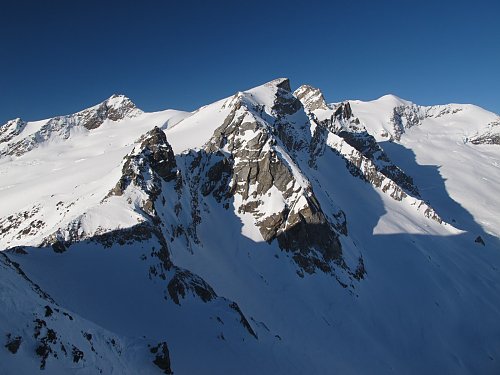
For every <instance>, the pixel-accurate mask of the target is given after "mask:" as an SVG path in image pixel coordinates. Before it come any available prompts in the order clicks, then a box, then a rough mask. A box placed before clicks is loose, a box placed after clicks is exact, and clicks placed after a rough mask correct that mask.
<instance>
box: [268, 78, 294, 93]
mask: <svg viewBox="0 0 500 375" xmlns="http://www.w3.org/2000/svg"><path fill="white" fill-rule="evenodd" d="M264 86H268V87H269V86H271V87H277V88H280V89H283V90H285V91H288V92H291V91H292V89H291V87H290V80H289V79H288V78H276V79H273V80H272V81H269V82H267V83H265V84H264Z"/></svg>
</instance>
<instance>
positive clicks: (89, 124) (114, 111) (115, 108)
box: [81, 95, 138, 130]
mask: <svg viewBox="0 0 500 375" xmlns="http://www.w3.org/2000/svg"><path fill="white" fill-rule="evenodd" d="M115 101H116V102H117V104H115V103H113V102H115ZM112 103H113V104H112ZM137 111H138V109H137V107H136V106H135V104H134V103H132V101H131V100H130V99H128V98H126V97H124V96H123V95H113V96H112V97H111V98H109V99H108V100H106V101H105V102H103V103H101V104H100V105H99V106H98V107H97V109H96V110H94V111H92V112H89V113H88V114H85V115H84V117H83V119H82V121H81V125H82V126H84V127H85V128H87V129H89V130H92V129H96V128H98V127H99V126H101V125H102V123H103V122H104V121H105V120H106V119H109V120H111V121H119V120H123V119H124V118H125V117H127V116H129V115H131V114H134V113H135V112H137Z"/></svg>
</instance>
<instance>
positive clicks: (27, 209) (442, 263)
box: [0, 79, 500, 375]
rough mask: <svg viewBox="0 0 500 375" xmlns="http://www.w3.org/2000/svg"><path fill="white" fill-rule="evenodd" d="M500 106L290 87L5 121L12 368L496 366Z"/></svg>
mask: <svg viewBox="0 0 500 375" xmlns="http://www.w3.org/2000/svg"><path fill="white" fill-rule="evenodd" d="M499 124H500V118H499V116H498V115H496V114H494V113H491V112H488V111H485V110H484V109H481V108H479V107H476V106H473V105H462V104H448V105H438V106H430V107H425V106H419V105H416V104H413V103H411V102H408V101H405V100H402V99H400V98H397V97H395V96H392V95H387V96H384V97H382V98H380V99H377V100H374V101H371V102H362V101H358V100H352V101H347V102H343V103H333V104H327V103H326V102H325V101H324V98H323V95H322V94H321V92H320V91H319V90H318V89H315V88H312V87H310V86H301V87H300V88H298V89H297V90H296V91H294V92H293V91H292V90H291V89H290V84H289V81H288V80H287V79H277V80H274V81H272V82H269V83H266V84H264V85H262V86H259V87H256V88H253V89H250V90H247V91H243V92H238V93H236V94H235V95H234V96H232V97H229V98H226V99H223V100H220V101H218V102H215V103H213V104H210V105H207V106H204V107H202V108H200V109H198V110H196V111H194V112H192V113H188V112H182V111H176V110H165V111H161V112H155V113H145V112H143V111H141V110H140V109H138V108H136V107H135V105H134V104H133V103H132V102H131V101H130V100H129V99H128V98H126V97H124V96H118V95H114V96H113V97H111V98H109V99H108V100H106V101H104V102H102V103H100V104H98V105H96V106H94V107H92V108H89V109H86V110H83V111H81V112H78V113H76V114H73V115H68V116H59V117H55V118H53V119H48V120H42V121H35V122H24V121H23V120H22V119H16V120H12V121H9V122H8V123H7V124H5V125H3V126H1V127H0V250H2V252H0V302H1V303H0V343H1V346H0V372H2V373H5V374H21V373H26V374H28V373H36V372H38V371H45V372H46V373H50V374H67V373H75V374H76V373H78V374H95V373H103V374H111V373H116V374H139V373H144V374H149V373H175V374H179V375H180V374H226V373H227V374H499V373H500V321H499V317H500V273H499V272H500V271H499V268H500V241H499V237H500V198H499V195H498V191H499V188H500V142H496V141H495V140H497V139H500V137H499V136H498V134H497V133H498V132H499V131H500V125H499Z"/></svg>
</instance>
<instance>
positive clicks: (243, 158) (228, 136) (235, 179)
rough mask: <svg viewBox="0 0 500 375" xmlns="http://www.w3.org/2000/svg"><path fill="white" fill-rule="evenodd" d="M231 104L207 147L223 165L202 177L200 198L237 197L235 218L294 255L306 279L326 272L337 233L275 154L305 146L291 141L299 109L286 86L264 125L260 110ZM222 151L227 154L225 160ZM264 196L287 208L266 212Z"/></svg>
mask: <svg viewBox="0 0 500 375" xmlns="http://www.w3.org/2000/svg"><path fill="white" fill-rule="evenodd" d="M270 84H273V82H271V83H270ZM233 100H234V101H233V103H232V105H233V107H232V111H231V112H230V114H229V115H228V117H227V118H226V120H225V121H224V123H223V124H222V125H221V126H220V127H219V128H218V129H217V130H216V131H215V133H214V136H213V138H212V139H211V140H210V142H209V143H208V144H207V146H206V147H205V150H206V153H207V155H211V156H209V158H213V157H214V156H213V155H219V158H221V159H220V161H218V162H216V163H214V164H213V166H212V167H211V168H210V170H209V172H208V173H207V174H206V177H205V179H206V182H205V184H204V185H203V188H202V193H203V194H204V195H207V194H210V193H211V194H213V195H214V197H215V198H216V199H217V200H218V201H220V199H221V192H222V193H223V195H224V197H225V198H228V197H230V196H231V195H239V196H240V197H241V200H242V204H241V205H240V206H239V207H238V212H239V213H241V214H252V215H253V216H254V217H255V218H256V225H257V226H258V228H259V230H260V233H261V235H262V237H263V239H264V240H266V241H268V242H272V241H274V240H277V242H278V245H279V246H280V248H281V249H282V250H284V251H287V252H291V253H293V254H296V255H297V256H292V258H293V259H294V260H295V261H296V263H297V265H298V266H299V267H301V268H302V269H303V270H304V271H306V272H307V273H313V272H315V270H316V269H320V270H322V271H324V272H330V271H331V269H332V268H331V266H330V265H329V263H330V262H332V261H334V260H338V259H340V258H341V256H342V250H341V245H340V241H339V239H338V234H337V232H336V229H335V228H334V227H333V225H332V224H331V223H330V222H329V221H328V219H327V218H326V216H325V215H324V213H323V212H322V209H321V207H320V204H319V202H318V200H317V199H316V197H315V196H314V192H313V191H312V189H311V188H310V187H307V188H306V187H303V186H301V185H300V183H299V182H298V181H297V179H296V176H294V174H293V172H292V167H291V166H290V163H293V161H291V160H288V161H287V160H285V158H284V156H283V155H282V154H281V152H280V151H279V150H278V149H277V148H276V146H277V144H278V143H279V142H281V143H282V144H284V145H285V147H286V150H287V151H299V150H301V149H303V148H304V147H306V146H307V144H306V143H305V141H304V140H302V139H299V138H298V137H295V136H294V134H293V131H294V129H292V128H290V124H289V123H288V120H287V116H290V115H293V114H295V113H296V112H297V111H299V110H302V104H301V103H300V101H299V100H298V99H297V98H295V97H294V96H293V95H292V94H291V92H290V88H289V82H288V81H287V80H284V81H280V82H279V83H278V84H277V86H276V96H275V100H274V103H273V106H272V108H270V111H269V109H268V112H267V113H269V112H271V113H272V114H273V117H271V116H269V115H267V116H265V119H264V118H262V117H261V115H262V116H264V115H263V112H264V109H263V108H253V107H252V106H250V105H249V104H248V103H246V102H245V101H244V99H241V98H239V97H237V96H236V97H235V98H233ZM304 118H305V119H307V117H304ZM248 134H252V136H251V137H248ZM221 149H224V150H225V154H226V155H225V156H224V157H222V155H223V153H222V152H221ZM228 152H229V153H230V155H227V153H228ZM221 181H223V184H222V185H221ZM223 185H225V186H226V187H225V188H224V187H223ZM268 194H280V195H281V196H282V197H283V199H284V200H285V202H286V203H285V204H284V206H283V208H282V209H281V211H277V212H274V213H272V214H269V213H266V212H265V207H264V206H263V205H264V203H263V202H264V201H263V197H265V196H266V195H268ZM339 219H340V218H339Z"/></svg>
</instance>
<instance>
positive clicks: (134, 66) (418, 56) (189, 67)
mask: <svg viewBox="0 0 500 375" xmlns="http://www.w3.org/2000/svg"><path fill="white" fill-rule="evenodd" d="M499 14H500V1H497V0H491V1H481V0H476V1H461V0H456V1H405V0H399V1H361V0H358V1H347V0H346V1H342V2H339V1H322V2H319V1H312V0H309V1H293V0H289V1H283V2H277V1H275V2H272V1H237V0H234V1H215V0H213V1H189V0H184V1H148V0H142V1H130V2H128V1H120V2H118V1H116V2H113V1H93V0H92V1H91V0H88V1H79V0H72V1H68V0H65V1H49V0H48V1H38V0H37V1H22V0H16V1H6V0H5V1H2V7H1V11H0V41H1V44H0V123H4V122H5V121H6V120H8V119H11V118H14V117H18V116H19V117H22V118H23V119H26V120H34V119H41V118H46V117H51V116H55V115H58V114H67V113H72V112H75V111H77V110H80V109H83V108H85V107H87V106H90V105H93V104H96V103H97V102H100V101H102V100H104V99H105V98H107V97H109V96H110V95H111V94H113V93H123V94H125V95H127V96H129V97H130V98H131V99H132V100H133V101H134V102H135V103H136V104H137V105H138V106H139V107H140V108H142V109H144V110H146V111H153V110H160V109H166V108H176V109H184V110H193V109H195V108H197V107H199V106H201V105H204V104H208V103H210V102H212V101H215V100H217V99H220V98H223V97H225V96H229V95H231V94H233V93H234V92H236V91H238V90H244V89H246V88H250V87H253V86H256V85H259V84H261V83H263V82H266V81H268V80H271V79H273V78H276V77H282V76H285V77H289V78H290V79H291V81H292V86H293V87H297V86H299V85H300V84H302V83H309V84H311V85H314V86H318V87H320V88H321V89H322V90H323V92H324V94H325V96H326V98H327V100H328V101H332V102H333V101H339V100H342V99H363V100H370V99H375V98H377V97H379V96H381V95H384V94H387V93H393V94H395V95H398V96H400V97H403V98H405V99H408V100H412V101H414V102H416V103H418V104H440V103H448V102H466V103H474V104H478V105H480V106H483V107H485V108H487V109H489V110H492V111H494V112H497V113H500V94H499V93H500V91H499V88H500V20H499V18H498V15H499Z"/></svg>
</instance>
